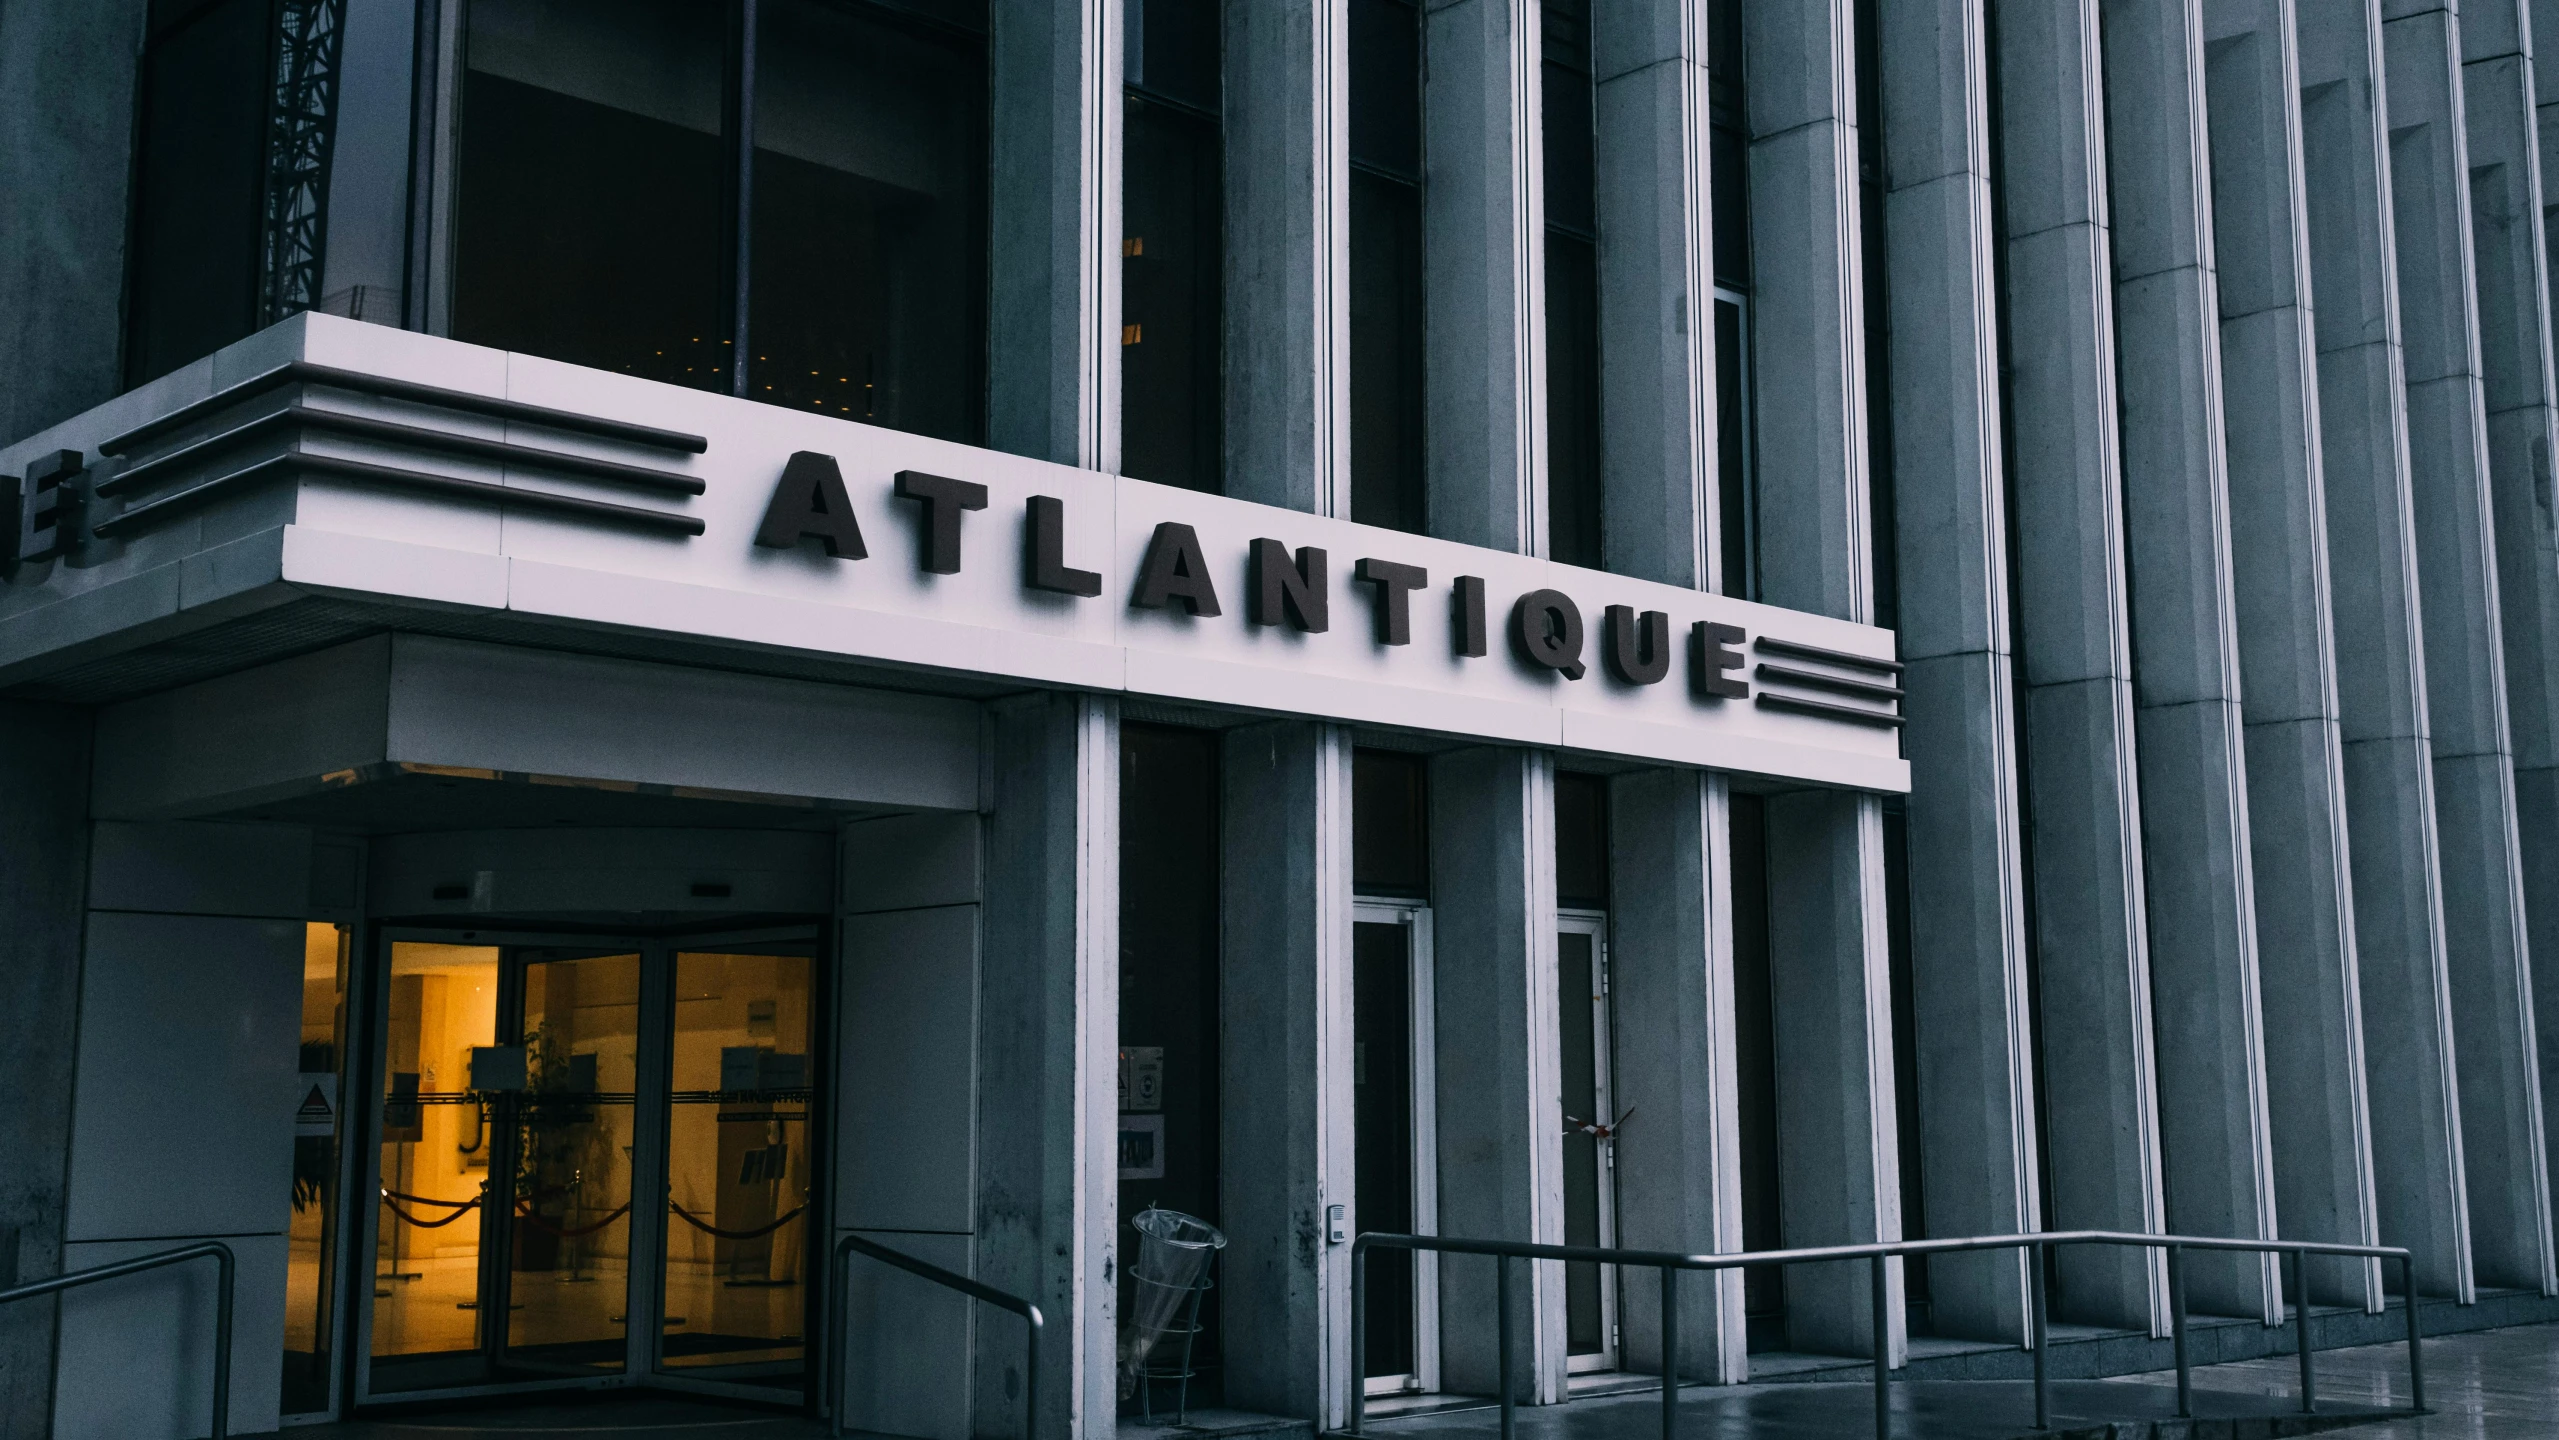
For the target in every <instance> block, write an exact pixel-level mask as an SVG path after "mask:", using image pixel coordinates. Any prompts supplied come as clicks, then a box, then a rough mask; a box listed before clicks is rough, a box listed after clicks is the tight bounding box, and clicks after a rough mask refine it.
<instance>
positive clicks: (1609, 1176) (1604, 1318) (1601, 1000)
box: [1555, 910, 1625, 1375]
mask: <svg viewBox="0 0 2559 1440" xmlns="http://www.w3.org/2000/svg"><path fill="white" fill-rule="evenodd" d="M1555 929H1556V932H1557V933H1558V934H1562V935H1587V936H1589V937H1590V942H1591V975H1592V978H1593V979H1595V980H1597V981H1598V982H1599V992H1598V993H1597V994H1595V995H1593V996H1592V997H1591V1008H1590V1011H1589V1014H1588V1023H1589V1024H1590V1027H1591V1062H1592V1065H1593V1068H1595V1069H1596V1070H1597V1071H1598V1073H1597V1074H1596V1075H1595V1076H1593V1077H1592V1078H1593V1080H1594V1081H1595V1082H1596V1084H1595V1087H1594V1091H1593V1093H1594V1095H1595V1096H1596V1098H1597V1101H1598V1104H1597V1107H1596V1108H1597V1109H1598V1111H1599V1114H1598V1115H1596V1116H1588V1117H1584V1118H1587V1119H1592V1120H1595V1121H1597V1122H1598V1123H1600V1124H1613V1123H1615V1121H1616V1120H1617V1118H1618V1117H1617V1085H1616V1068H1617V1067H1616V1063H1615V1060H1616V1052H1615V1049H1614V1045H1615V1039H1616V1037H1615V1034H1614V1025H1613V1023H1612V1022H1613V1020H1614V1017H1613V1016H1612V1015H1611V1013H1610V1002H1609V991H1610V988H1611V987H1610V985H1609V973H1608V916H1607V914H1606V913H1605V912H1603V911H1598V910H1559V911H1557V912H1556V917H1555ZM1559 998H1560V997H1559ZM1571 1018H1572V1017H1570V1016H1564V1015H1559V1016H1558V1017H1557V1019H1558V1023H1568V1022H1569V1021H1570V1020H1571ZM1597 1148H1598V1153H1599V1185H1598V1191H1599V1243H1600V1245H1601V1246H1602V1247H1603V1248H1605V1247H1610V1246H1614V1245H1615V1244H1617V1143H1616V1141H1614V1140H1613V1139H1602V1140H1601V1141H1600V1142H1599V1145H1598V1147H1597ZM1619 1283H1620V1277H1619V1272H1618V1267H1617V1266H1614V1265H1603V1266H1601V1267H1600V1268H1599V1333H1600V1337H1601V1339H1600V1348H1599V1352H1598V1353H1597V1354H1594V1355H1570V1356H1567V1357H1565V1361H1564V1370H1565V1373H1566V1374H1568V1375H1582V1374H1588V1373H1590V1372H1593V1371H1603V1370H1616V1369H1619V1368H1621V1367H1622V1366H1623V1364H1624V1363H1625V1356H1624V1347H1623V1346H1622V1345H1620V1344H1619V1343H1618V1335H1619V1332H1618V1311H1619V1308H1620V1307H1619V1305H1618V1285H1619Z"/></svg>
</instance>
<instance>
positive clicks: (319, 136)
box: [260, 0, 346, 324]
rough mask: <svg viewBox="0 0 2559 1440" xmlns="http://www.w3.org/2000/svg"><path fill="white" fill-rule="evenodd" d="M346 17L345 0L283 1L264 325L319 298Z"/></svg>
mask: <svg viewBox="0 0 2559 1440" xmlns="http://www.w3.org/2000/svg"><path fill="white" fill-rule="evenodd" d="M345 20H346V0H277V4H276V49H275V101H274V106H273V108H272V110H271V111H270V112H269V116H268V123H267V192H266V284H265V286H264V287H263V293H262V295H261V297H260V299H261V308H262V310H263V312H264V313H263V314H262V315H261V317H260V323H262V324H272V323H274V322H275V321H277V320H281V319H283V318H284V317H285V316H287V315H293V314H297V313H299V312H301V311H304V310H308V309H310V308H311V307H312V306H314V305H316V304H318V303H319V301H320V263H321V248H322V245H323V243H324V241H325V239H326V237H327V234H328V228H329V156H330V152H331V150H332V149H334V148H335V146H336V142H337V133H338V39H339V33H340V31H342V30H343V29H344V28H345Z"/></svg>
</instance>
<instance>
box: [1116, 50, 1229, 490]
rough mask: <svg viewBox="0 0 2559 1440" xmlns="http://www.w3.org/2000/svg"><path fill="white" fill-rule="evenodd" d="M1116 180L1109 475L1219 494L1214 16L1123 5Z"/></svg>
mask: <svg viewBox="0 0 2559 1440" xmlns="http://www.w3.org/2000/svg"><path fill="white" fill-rule="evenodd" d="M1127 16H1128V46H1127V52H1126V54H1127V66H1128V110H1127V129H1126V132H1125V133H1126V141H1125V144H1124V146H1123V155H1124V157H1125V159H1124V162H1123V168H1122V170H1121V181H1120V183H1121V206H1122V211H1121V227H1120V229H1121V239H1120V250H1121V255H1122V260H1121V282H1120V319H1121V329H1120V469H1121V470H1122V471H1123V472H1125V473H1127V474H1130V475H1134V476H1137V477H1138V478H1139V479H1141V480H1154V481H1158V482H1161V483H1163V484H1166V485H1180V486H1184V487H1186V488H1189V489H1193V490H1209V491H1215V490H1219V489H1222V488H1224V487H1223V480H1224V472H1225V424H1224V419H1225V384H1224V365H1223V355H1224V351H1225V311H1224V306H1223V304H1222V298H1223V288H1224V284H1225V192H1224V142H1223V137H1222V135H1221V133H1220V130H1219V122H1218V106H1219V100H1220V94H1221V87H1220V84H1219V73H1218V66H1219V55H1220V49H1219V31H1218V7H1217V6H1216V5H1215V4H1213V3H1210V0H1130V3H1129V6H1128V10H1127Z"/></svg>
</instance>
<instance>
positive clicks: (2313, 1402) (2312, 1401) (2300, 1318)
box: [2292, 1250, 2319, 1415]
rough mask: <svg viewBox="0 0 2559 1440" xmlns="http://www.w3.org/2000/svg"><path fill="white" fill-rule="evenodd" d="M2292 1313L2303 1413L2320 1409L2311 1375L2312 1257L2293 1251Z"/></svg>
mask: <svg viewBox="0 0 2559 1440" xmlns="http://www.w3.org/2000/svg"><path fill="white" fill-rule="evenodd" d="M2292 1313H2293V1320H2294V1323H2295V1327H2296V1328H2297V1329H2298V1330H2299V1332H2300V1336H2301V1413H2302V1414H2304V1415H2310V1414H2315V1413H2317V1411H2318V1409H2319V1392H2318V1390H2317V1389H2316V1388H2315V1384H2314V1382H2313V1381H2312V1379H2311V1375H2310V1257H2309V1256H2307V1255H2304V1254H2303V1253H2301V1252H2300V1251H2298V1250H2295V1251H2293V1252H2292Z"/></svg>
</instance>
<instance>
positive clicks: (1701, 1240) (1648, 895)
mask: <svg viewBox="0 0 2559 1440" xmlns="http://www.w3.org/2000/svg"><path fill="white" fill-rule="evenodd" d="M1730 812H1731V793H1730V791H1729V789H1728V788H1727V783H1726V781H1725V780H1724V777H1722V776H1720V775H1712V774H1707V773H1704V772H1701V771H1694V770H1642V771H1637V772H1635V773H1633V774H1628V775H1620V776H1618V777H1617V778H1616V779H1614V780H1612V781H1610V782H1609V786H1608V855H1609V859H1608V864H1609V873H1610V875H1611V876H1612V877H1614V883H1613V886H1612V888H1613V890H1614V892H1615V893H1614V894H1612V895H1611V896H1610V899H1609V914H1608V929H1609V980H1610V985H1611V987H1612V988H1613V989H1614V991H1615V995H1616V1006H1615V1009H1614V1010H1613V1012H1612V1014H1613V1017H1614V1018H1613V1020H1612V1025H1613V1028H1612V1030H1611V1032H1610V1054H1611V1055H1612V1057H1613V1058H1614V1059H1615V1062H1616V1067H1617V1088H1618V1093H1620V1094H1622V1095H1624V1096H1626V1097H1627V1098H1628V1099H1629V1100H1632V1101H1635V1102H1636V1103H1638V1104H1640V1105H1641V1106H1642V1107H1643V1122H1642V1123H1641V1124H1640V1125H1633V1124H1630V1125H1628V1126H1627V1127H1626V1130H1625V1133H1624V1134H1622V1135H1620V1136H1619V1137H1618V1139H1617V1142H1616V1156H1617V1243H1618V1244H1620V1245H1624V1246H1627V1247H1628V1248H1630V1249H1636V1250H1675V1251H1679V1252H1682V1253H1684V1254H1690V1255H1695V1254H1701V1253H1706V1252H1717V1251H1720V1252H1731V1251H1737V1250H1740V1249H1741V1248H1742V1198H1741V1108H1740V1100H1739V1092H1738V1086H1739V1084H1740V1081H1739V1079H1738V1076H1737V1072H1736V1069H1735V1065H1736V1061H1735V1049H1734V1047H1735V1045H1736V1044H1737V1043H1738V1042H1737V1040H1736V1038H1735V1033H1734V1024H1735V1021H1734V1015H1733V921H1732V913H1733V912H1732V903H1733V863H1732V821H1731V813H1730ZM1678 1285H1679V1353H1678V1355H1677V1356H1676V1357H1675V1358H1676V1360H1677V1363H1678V1373H1679V1375H1680V1377H1681V1378H1682V1379H1685V1380H1715V1381H1720V1382H1732V1381H1739V1380H1742V1379H1745V1378H1747V1376H1748V1374H1749V1360H1748V1355H1747V1348H1748V1347H1747V1341H1748V1339H1749V1335H1748V1333H1747V1331H1746V1329H1745V1327H1744V1325H1743V1319H1742V1276H1741V1272H1740V1271H1738V1270H1724V1271H1716V1272H1713V1273H1711V1274H1705V1275H1682V1276H1680V1277H1679V1282H1678ZM1622 1289H1623V1300H1622V1307H1623V1308H1622V1309H1621V1310H1620V1311H1619V1314H1620V1315H1621V1316H1623V1317H1624V1318H1623V1320H1622V1322H1621V1329H1622V1330H1623V1331H1624V1340H1625V1348H1624V1350H1623V1351H1622V1352H1621V1353H1623V1354H1624V1355H1625V1356H1626V1357H1627V1365H1628V1368H1630V1369H1638V1370H1642V1369H1649V1370H1651V1371H1653V1373H1655V1374H1660V1373H1661V1371H1662V1302H1661V1289H1660V1286H1659V1284H1658V1283H1657V1281H1655V1279H1654V1277H1652V1276H1651V1275H1650V1274H1649V1273H1648V1272H1644V1271H1639V1270H1630V1271H1627V1272H1625V1275H1624V1278H1623V1281H1622Z"/></svg>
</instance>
